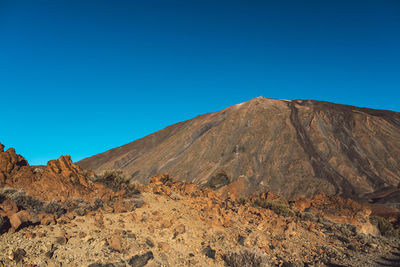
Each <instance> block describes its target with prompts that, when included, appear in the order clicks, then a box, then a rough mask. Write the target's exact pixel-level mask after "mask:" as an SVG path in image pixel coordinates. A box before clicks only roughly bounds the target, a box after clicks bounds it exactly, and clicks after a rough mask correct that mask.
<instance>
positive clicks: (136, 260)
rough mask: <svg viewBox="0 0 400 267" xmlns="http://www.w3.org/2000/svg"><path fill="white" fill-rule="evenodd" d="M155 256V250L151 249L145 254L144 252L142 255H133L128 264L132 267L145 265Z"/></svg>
mask: <svg viewBox="0 0 400 267" xmlns="http://www.w3.org/2000/svg"><path fill="white" fill-rule="evenodd" d="M153 258H154V256H153V252H151V251H149V252H147V253H145V254H142V255H135V256H133V257H132V258H131V259H130V260H129V262H128V264H129V265H130V266H131V267H143V266H145V265H146V264H147V263H148V262H149V260H151V259H153Z"/></svg>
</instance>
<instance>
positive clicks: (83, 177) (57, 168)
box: [0, 146, 400, 267]
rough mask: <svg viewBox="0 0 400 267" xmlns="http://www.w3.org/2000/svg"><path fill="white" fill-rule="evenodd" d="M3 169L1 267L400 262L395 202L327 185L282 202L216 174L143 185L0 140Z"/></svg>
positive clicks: (161, 178) (0, 188) (166, 178)
mask: <svg viewBox="0 0 400 267" xmlns="http://www.w3.org/2000/svg"><path fill="white" fill-rule="evenodd" d="M0 173H1V175H2V176H1V177H2V180H1V183H0V231H1V232H0V266H1V265H3V266H90V267H96V266H97V267H98V266H108V267H109V266H397V265H398V263H399V262H400V260H399V259H400V257H399V256H400V250H398V245H399V234H398V229H397V225H398V218H399V217H398V211H397V210H396V209H394V208H392V209H391V208H385V209H382V207H380V206H379V207H380V208H378V209H376V207H377V206H376V205H381V204H365V203H364V204H363V203H358V202H356V201H354V200H351V199H346V198H342V197H340V196H327V195H325V194H315V195H314V196H313V197H310V198H306V197H297V198H294V199H292V200H290V201H287V200H285V199H283V198H282V197H280V196H279V195H277V194H274V193H272V192H267V191H265V192H262V193H259V194H251V195H249V196H246V197H238V194H236V193H235V189H236V188H238V187H240V186H239V185H238V183H239V182H236V184H229V185H225V186H223V187H220V188H219V190H215V188H217V187H218V186H216V185H218V183H217V182H216V181H215V182H213V183H210V184H208V186H202V185H198V184H195V183H190V182H182V181H177V180H174V179H173V178H171V177H170V176H169V175H168V174H159V175H155V176H153V177H151V178H148V183H146V184H142V185H140V184H134V183H132V182H131V181H130V179H129V177H128V179H127V178H125V177H124V176H123V175H122V173H121V172H116V171H109V172H105V173H103V174H102V175H96V174H94V173H93V172H91V171H86V170H83V169H81V168H80V167H78V166H77V165H75V164H74V163H72V162H71V159H70V158H69V157H68V156H64V157H60V158H59V159H58V160H55V161H50V162H49V163H48V164H47V166H46V167H44V168H40V169H38V168H35V167H32V166H29V164H28V162H27V161H26V160H25V159H24V158H23V157H22V156H20V155H17V154H16V153H15V151H14V150H13V149H8V150H6V151H4V146H1V149H0ZM218 177H220V179H221V180H223V177H224V174H223V173H220V174H219V175H218ZM218 181H219V180H218ZM229 187H231V188H229ZM213 188H214V189H213ZM49 190H52V191H49ZM378 198H379V196H378ZM377 211H381V214H380V215H381V216H383V217H381V216H377V213H376V212H377ZM384 211H386V212H384ZM385 216H386V217H385Z"/></svg>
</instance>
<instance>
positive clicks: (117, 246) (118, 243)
mask: <svg viewBox="0 0 400 267" xmlns="http://www.w3.org/2000/svg"><path fill="white" fill-rule="evenodd" d="M110 247H111V248H112V249H114V250H116V251H118V252H122V238H121V235H120V234H119V233H114V235H113V236H112V237H111V240H110Z"/></svg>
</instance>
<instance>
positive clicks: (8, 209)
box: [0, 199, 18, 217]
mask: <svg viewBox="0 0 400 267" xmlns="http://www.w3.org/2000/svg"><path fill="white" fill-rule="evenodd" d="M17 211H18V207H17V204H16V203H15V202H14V201H13V200H10V199H6V200H4V201H3V203H1V204H0V215H1V216H8V217H9V216H11V215H12V214H14V213H17Z"/></svg>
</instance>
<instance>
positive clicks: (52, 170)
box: [0, 145, 118, 201]
mask: <svg viewBox="0 0 400 267" xmlns="http://www.w3.org/2000/svg"><path fill="white" fill-rule="evenodd" d="M0 148H1V149H0V187H11V188H16V189H22V190H23V191H24V192H25V193H27V194H29V195H31V196H33V197H36V198H38V199H40V200H45V201H46V200H52V201H58V200H61V201H65V200H67V199H69V198H82V199H85V200H88V199H94V198H103V199H109V198H111V197H112V196H114V195H116V194H118V193H116V192H112V190H109V189H107V188H106V186H104V185H103V184H100V183H93V182H91V179H92V180H93V178H94V172H92V171H87V170H83V169H82V168H80V167H79V166H78V165H76V164H74V163H73V162H72V160H71V157H70V156H69V155H66V156H61V157H60V158H59V159H57V160H51V161H49V162H48V164H47V166H46V167H45V169H44V170H43V169H38V168H35V167H32V166H29V164H28V162H27V161H26V160H25V159H24V157H22V156H21V155H18V154H16V153H15V150H14V149H13V148H9V149H7V151H4V145H1V146H0Z"/></svg>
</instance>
